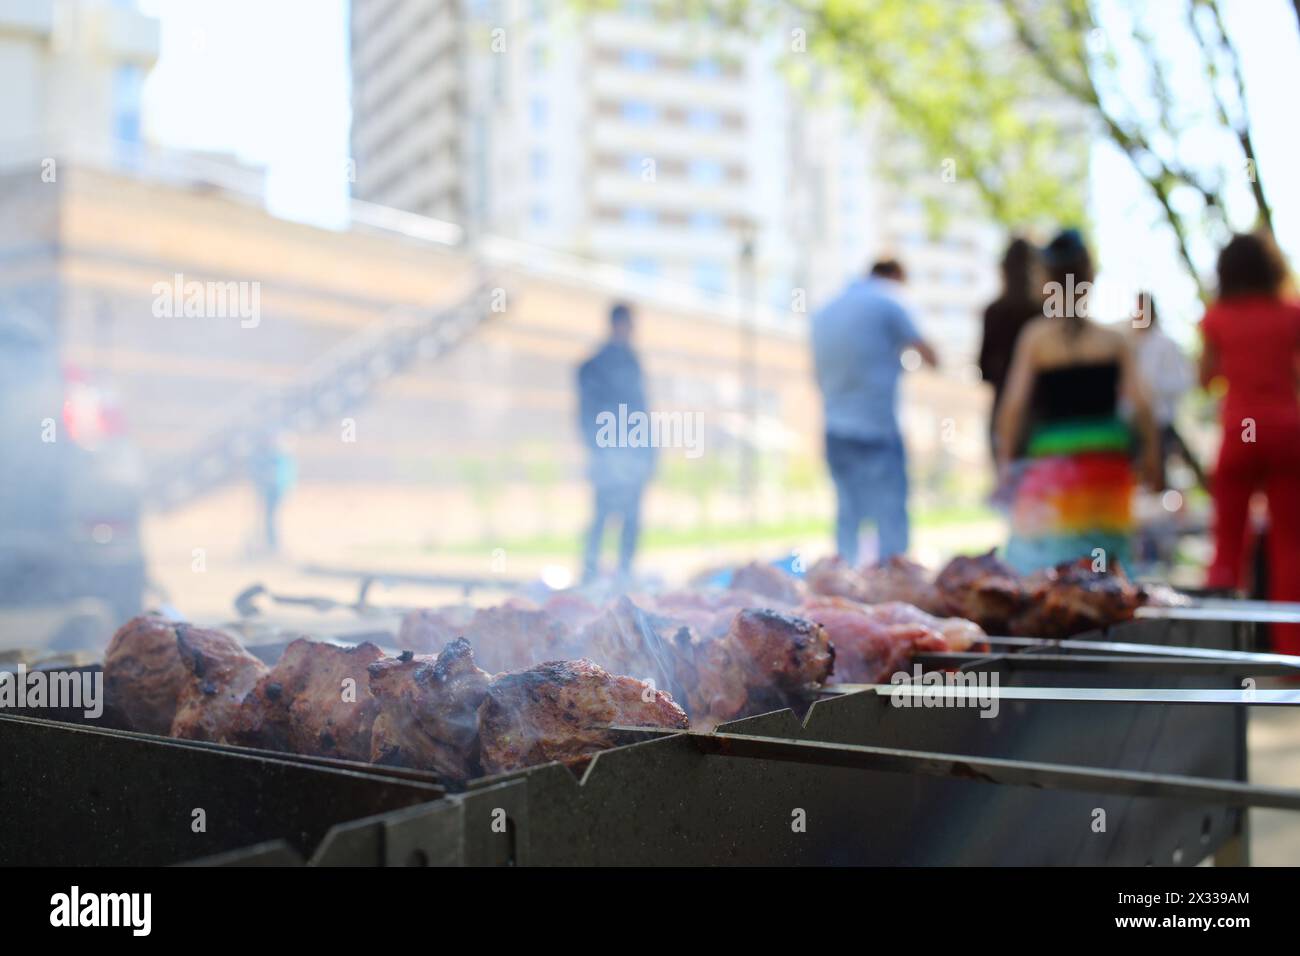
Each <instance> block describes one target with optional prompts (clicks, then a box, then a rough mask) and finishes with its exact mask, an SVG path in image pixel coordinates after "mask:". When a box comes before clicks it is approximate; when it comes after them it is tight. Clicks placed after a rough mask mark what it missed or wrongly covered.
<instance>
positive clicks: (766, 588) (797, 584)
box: [730, 561, 805, 607]
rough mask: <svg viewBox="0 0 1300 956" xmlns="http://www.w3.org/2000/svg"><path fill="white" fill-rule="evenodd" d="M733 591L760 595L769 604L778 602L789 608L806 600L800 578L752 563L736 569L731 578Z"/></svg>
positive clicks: (755, 562) (778, 569) (770, 566)
mask: <svg viewBox="0 0 1300 956" xmlns="http://www.w3.org/2000/svg"><path fill="white" fill-rule="evenodd" d="M730 587H731V589H732V590H734V591H744V592H746V593H749V594H758V595H761V596H762V597H764V598H766V599H767V601H768V603H769V604H770V603H772V602H776V603H777V604H779V605H784V606H786V607H789V606H791V605H794V604H798V603H799V602H800V601H802V600H803V598H804V591H805V588H804V586H803V582H802V581H800V580H799V579H798V578H794V577H791V576H790V575H788V574H786V573H785V572H784V571H782V570H781V569H780V568H774V567H772V565H770V564H760V563H758V562H757V561H752V562H750V563H749V564H746V565H744V566H742V567H739V568H737V569H736V571H735V573H734V574H733V575H732V576H731V585H730Z"/></svg>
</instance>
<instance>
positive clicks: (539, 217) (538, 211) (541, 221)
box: [528, 202, 551, 226]
mask: <svg viewBox="0 0 1300 956" xmlns="http://www.w3.org/2000/svg"><path fill="white" fill-rule="evenodd" d="M528 214H529V218H530V219H532V221H533V225H534V226H545V225H547V224H548V223H550V221H551V211H550V210H549V209H547V208H546V206H545V204H543V203H539V202H535V203H533V205H532V208H531V209H530V210H529V211H528Z"/></svg>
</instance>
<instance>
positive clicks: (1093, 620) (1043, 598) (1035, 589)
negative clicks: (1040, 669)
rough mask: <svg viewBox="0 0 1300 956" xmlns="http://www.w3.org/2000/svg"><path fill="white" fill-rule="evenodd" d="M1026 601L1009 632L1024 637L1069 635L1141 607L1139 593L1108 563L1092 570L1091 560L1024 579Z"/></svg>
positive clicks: (1118, 619) (1115, 565) (1123, 617)
mask: <svg viewBox="0 0 1300 956" xmlns="http://www.w3.org/2000/svg"><path fill="white" fill-rule="evenodd" d="M1025 590H1026V592H1027V594H1028V600H1027V601H1026V603H1025V608H1024V610H1023V611H1022V612H1021V613H1020V614H1018V615H1017V616H1016V617H1015V619H1014V620H1013V621H1012V622H1011V632H1012V633H1013V634H1021V635H1025V636H1028V637H1058V638H1059V637H1070V636H1071V635H1073V634H1081V633H1083V632H1084V631H1090V630H1094V629H1097V628H1102V627H1107V626H1109V625H1111V624H1118V623H1119V622H1121V621H1127V620H1128V619H1129V618H1131V617H1132V616H1133V612H1134V611H1135V610H1137V608H1139V607H1140V606H1141V605H1142V604H1143V603H1144V595H1143V593H1142V591H1140V590H1139V589H1138V588H1136V587H1134V586H1133V584H1132V583H1131V582H1130V581H1129V579H1128V575H1127V574H1125V573H1124V568H1123V567H1122V566H1121V565H1120V564H1119V563H1118V562H1113V563H1112V564H1111V567H1110V570H1108V571H1095V570H1093V564H1092V559H1091V558H1080V559H1079V560H1078V561H1073V562H1067V563H1065V564H1058V565H1057V566H1056V567H1054V568H1047V569H1046V570H1043V571H1038V572H1036V573H1034V574H1031V575H1030V576H1029V577H1027V578H1026V579H1025Z"/></svg>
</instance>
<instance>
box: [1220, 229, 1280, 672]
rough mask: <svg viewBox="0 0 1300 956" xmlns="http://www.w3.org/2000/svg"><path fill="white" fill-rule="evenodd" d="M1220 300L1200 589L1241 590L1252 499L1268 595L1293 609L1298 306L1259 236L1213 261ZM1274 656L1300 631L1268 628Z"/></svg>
mask: <svg viewBox="0 0 1300 956" xmlns="http://www.w3.org/2000/svg"><path fill="white" fill-rule="evenodd" d="M1218 274H1219V297H1218V300H1217V301H1216V302H1215V303H1214V304H1213V305H1212V306H1211V307H1210V309H1209V310H1208V311H1207V312H1206V313H1205V319H1204V320H1203V321H1202V322H1201V334H1202V337H1203V339H1204V342H1205V349H1204V351H1203V352H1202V353H1201V382H1202V384H1204V385H1206V386H1207V387H1208V386H1209V385H1211V383H1213V382H1214V380H1215V379H1218V378H1223V379H1225V380H1226V382H1227V394H1226V395H1225V396H1224V400H1223V410H1222V416H1223V444H1222V445H1221V446H1220V447H1219V463H1218V467H1217V468H1216V469H1215V472H1214V482H1213V486H1212V491H1213V494H1214V537H1215V551H1214V563H1213V564H1212V565H1211V566H1210V571H1209V575H1208V577H1207V581H1206V583H1207V584H1208V585H1209V586H1210V587H1212V588H1233V589H1236V588H1239V587H1240V586H1241V585H1242V583H1243V577H1244V565H1245V538H1246V517H1247V513H1248V511H1249V509H1250V502H1251V498H1252V497H1253V496H1254V495H1255V493H1256V492H1263V494H1264V496H1265V497H1266V498H1267V499H1268V518H1269V527H1268V569H1269V575H1268V577H1269V597H1270V598H1272V599H1273V600H1274V601H1300V399H1297V397H1296V388H1297V383H1300V305H1297V304H1296V303H1294V302H1290V301H1287V300H1286V299H1285V298H1284V294H1283V289H1284V287H1285V285H1286V283H1287V278H1288V277H1287V269H1286V264H1285V262H1284V261H1283V259H1282V256H1281V254H1280V253H1279V252H1278V251H1277V247H1276V246H1275V245H1274V244H1273V242H1272V240H1270V239H1269V238H1268V237H1266V236H1262V235H1239V236H1234V237H1233V238H1232V241H1230V242H1229V243H1228V244H1227V245H1226V246H1225V247H1224V248H1223V251H1222V252H1221V253H1220V254H1219V263H1218ZM1273 643H1274V646H1275V649H1276V650H1278V651H1279V652H1281V653H1284V654H1300V627H1298V626H1296V625H1294V624H1287V625H1276V626H1275V627H1274V628H1273Z"/></svg>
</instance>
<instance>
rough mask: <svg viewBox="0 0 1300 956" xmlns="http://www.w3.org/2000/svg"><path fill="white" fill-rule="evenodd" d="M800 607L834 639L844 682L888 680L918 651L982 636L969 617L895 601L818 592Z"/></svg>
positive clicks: (960, 645) (953, 647)
mask: <svg viewBox="0 0 1300 956" xmlns="http://www.w3.org/2000/svg"><path fill="white" fill-rule="evenodd" d="M800 613H801V614H803V615H804V616H805V617H808V618H809V619H811V620H814V621H816V622H817V623H818V624H820V625H822V627H824V628H825V629H826V632H827V633H828V634H829V635H830V639H831V642H832V643H833V644H834V645H835V679H836V680H838V681H842V682H845V683H863V684H876V683H882V682H887V681H888V680H889V679H890V677H891V675H893V674H894V673H896V672H897V671H900V670H903V669H905V668H906V667H907V665H908V664H909V663H910V662H911V659H912V655H913V654H915V653H917V652H918V651H958V650H967V649H969V648H970V647H972V646H975V645H976V644H978V643H979V642H980V641H982V640H983V638H984V633H983V632H982V631H981V630H980V629H979V628H978V627H977V626H976V625H974V624H972V623H971V622H970V621H965V620H962V619H960V618H936V617H934V616H932V615H930V614H926V613H925V612H924V611H922V610H920V609H918V608H915V607H913V606H912V605H910V604H902V603H899V602H896V601H891V602H886V603H884V604H859V603H857V602H854V601H849V600H847V599H845V598H835V597H814V598H809V599H808V600H807V601H806V602H805V603H804V605H803V607H802V608H801V609H800Z"/></svg>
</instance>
